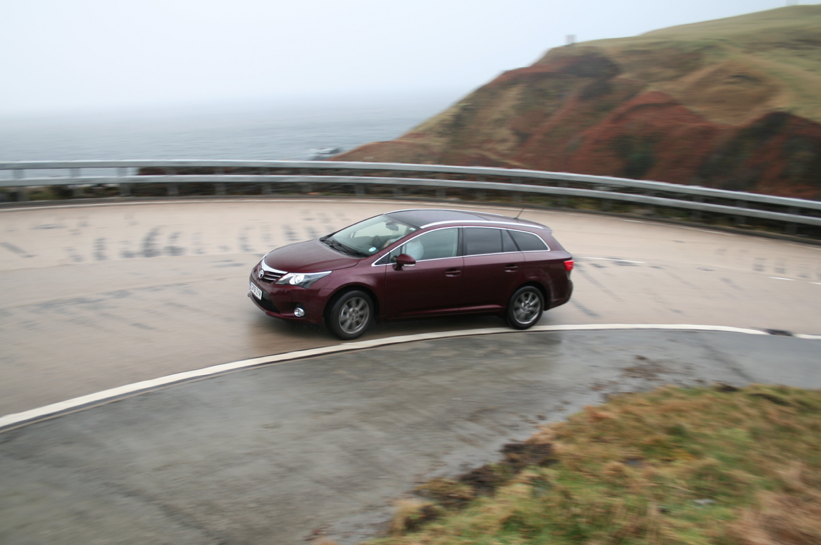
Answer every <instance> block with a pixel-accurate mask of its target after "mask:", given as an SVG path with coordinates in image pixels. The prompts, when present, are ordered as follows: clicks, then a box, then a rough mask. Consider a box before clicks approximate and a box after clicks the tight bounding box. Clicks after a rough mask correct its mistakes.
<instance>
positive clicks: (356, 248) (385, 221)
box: [320, 216, 417, 257]
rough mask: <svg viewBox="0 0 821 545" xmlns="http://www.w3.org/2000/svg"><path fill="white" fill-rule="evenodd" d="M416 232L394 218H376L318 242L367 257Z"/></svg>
mask: <svg viewBox="0 0 821 545" xmlns="http://www.w3.org/2000/svg"><path fill="white" fill-rule="evenodd" d="M416 230H417V228H416V227H414V226H412V225H408V224H406V223H403V222H401V221H398V220H396V219H394V218H390V217H388V216H376V217H374V218H370V219H367V220H365V221H361V222H359V223H357V224H354V225H351V226H350V227H346V228H345V229H342V230H341V231H337V232H336V233H334V234H333V235H330V236H327V237H322V238H321V239H320V240H321V241H322V242H324V243H325V244H328V245H329V246H331V247H334V248H336V249H338V250H340V251H344V252H347V253H350V254H352V255H361V256H363V257H367V256H369V255H373V254H375V253H376V252H378V251H379V250H381V249H383V248H386V247H388V246H390V245H391V244H393V243H394V242H396V241H397V240H399V239H400V238H403V237H405V236H407V235H409V234H411V233H413V232H414V231H416Z"/></svg>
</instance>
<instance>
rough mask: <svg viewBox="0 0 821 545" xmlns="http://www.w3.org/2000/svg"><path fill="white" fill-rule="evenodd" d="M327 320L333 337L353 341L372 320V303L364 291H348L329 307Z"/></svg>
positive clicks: (363, 331)
mask: <svg viewBox="0 0 821 545" xmlns="http://www.w3.org/2000/svg"><path fill="white" fill-rule="evenodd" d="M327 319H328V329H330V330H331V331H332V332H333V334H334V335H336V336H337V337H339V338H340V339H343V340H350V339H355V338H357V337H359V336H360V335H362V334H363V333H365V330H366V329H368V326H369V325H370V324H371V321H372V320H373V301H371V298H370V296H369V295H368V294H367V293H365V292H364V291H359V290H354V291H349V292H347V293H344V294H342V296H341V297H339V299H337V300H336V301H335V302H334V304H333V305H331V309H330V310H329V311H328V316H327Z"/></svg>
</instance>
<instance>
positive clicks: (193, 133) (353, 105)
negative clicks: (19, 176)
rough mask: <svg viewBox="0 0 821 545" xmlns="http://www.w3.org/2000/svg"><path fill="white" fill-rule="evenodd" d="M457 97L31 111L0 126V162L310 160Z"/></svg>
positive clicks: (379, 134) (396, 127)
mask: <svg viewBox="0 0 821 545" xmlns="http://www.w3.org/2000/svg"><path fill="white" fill-rule="evenodd" d="M452 102H453V97H452V96H446V95H429V96H416V97H404V98H403V99H400V98H399V97H397V98H396V99H394V100H391V99H389V98H384V99H382V100H380V101H371V102H370V103H365V102H362V101H354V100H341V99H340V100H337V101H332V100H331V101H322V102H314V103H311V102H304V103H299V104H291V105H289V106H284V105H282V104H276V103H272V104H265V103H260V104H253V105H245V106H234V107H230V106H222V107H218V108H209V109H193V108H192V109H189V110H180V109H149V110H144V111H140V112H136V111H132V112H120V113H114V114H112V113H107V114H102V113H100V114H84V115H80V114H75V115H62V116H40V117H34V116H25V117H20V118H16V119H10V120H6V121H5V122H3V123H0V161H38V160H40V161H47V160H93V159H107V160H114V159H245V160H253V159H257V160H273V159H283V160H284V159H290V160H305V159H311V158H313V157H314V156H316V150H318V149H323V148H342V149H343V150H350V149H352V148H354V147H356V146H359V145H362V144H366V143H368V142H374V141H379V140H391V139H394V138H397V137H398V136H401V135H402V134H404V133H405V132H407V131H408V130H410V129H412V128H413V127H414V126H416V125H417V124H419V123H420V122H422V121H424V120H425V119H427V118H429V117H431V116H433V115H435V114H436V113H438V112H440V111H441V110H443V109H445V108H447V107H448V106H449V105H450V104H451V103H452Z"/></svg>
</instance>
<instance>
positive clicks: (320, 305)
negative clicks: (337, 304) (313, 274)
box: [248, 273, 330, 324]
mask: <svg viewBox="0 0 821 545" xmlns="http://www.w3.org/2000/svg"><path fill="white" fill-rule="evenodd" d="M255 276H256V275H254V274H253V273H252V274H251V276H250V277H249V282H251V283H252V284H254V285H255V286H256V287H258V288H259V289H260V290H261V291H262V299H258V298H257V297H256V296H255V295H254V294H253V293H251V292H250V291H249V292H248V297H249V298H250V299H251V301H253V302H254V304H255V305H256V306H257V307H259V309H260V310H262V311H263V312H264V313H265V314H267V315H268V316H273V317H275V318H282V319H283V320H295V321H299V322H308V323H311V324H319V323H322V317H323V314H324V312H325V304H326V302H327V300H328V297H329V296H330V293H326V290H323V289H321V288H320V289H314V288H313V286H312V287H311V288H308V289H305V288H300V287H295V286H280V285H278V284H273V283H269V282H260V281H259V280H258V278H256V277H255ZM297 307H301V308H302V309H303V310H304V311H305V315H304V316H302V317H298V316H296V314H294V311H296V309H297Z"/></svg>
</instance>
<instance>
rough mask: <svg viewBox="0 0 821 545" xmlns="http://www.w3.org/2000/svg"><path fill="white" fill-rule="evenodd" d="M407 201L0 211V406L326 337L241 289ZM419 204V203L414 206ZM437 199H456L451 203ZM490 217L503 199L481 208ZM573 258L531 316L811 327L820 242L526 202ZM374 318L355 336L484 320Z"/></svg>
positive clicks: (818, 303)
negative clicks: (294, 248)
mask: <svg viewBox="0 0 821 545" xmlns="http://www.w3.org/2000/svg"><path fill="white" fill-rule="evenodd" d="M412 206H420V203H407V202H396V203H391V202H372V201H322V200H310V201H308V200H286V201H282V200H267V201H260V200H256V201H239V200H234V201H227V202H220V201H213V200H207V201H194V202H191V201H169V202H164V203H156V202H153V203H142V204H141V203H133V204H127V205H111V206H99V205H97V206H78V205H73V206H69V207H41V208H37V209H34V208H26V209H22V210H15V209H9V208H0V283H1V284H2V286H3V289H2V290H0V346H2V350H0V373H1V374H2V375H1V376H2V380H0V416H1V415H5V414H10V413H16V412H20V411H24V410H27V409H31V408H35V407H40V406H43V405H47V404H50V403H55V402H59V401H63V400H66V399H70V398H74V397H78V396H81V395H85V394H90V393H94V392H98V391H100V390H104V389H108V388H113V387H116V386H120V385H124V384H130V383H133V382H137V381H141V380H148V379H152V378H156V377H159V376H164V375H168V374H172V373H176V372H181V371H188V370H192V369H199V368H202V367H206V366H210V365H216V364H221V363H226V362H230V361H236V360H240V359H248V358H254V357H259V356H264V355H268V354H277V353H284V352H291V351H294V350H301V349H306V348H313V347H318V346H328V345H334V344H337V343H338V342H339V341H337V340H336V339H335V338H333V337H332V336H331V335H330V334H329V333H328V332H327V331H326V330H325V329H324V328H323V327H314V326H292V325H289V324H287V323H284V322H281V321H278V320H274V319H271V318H269V317H267V316H265V315H264V314H263V313H262V312H260V311H259V310H258V309H257V308H256V307H255V306H254V305H253V304H252V303H251V302H250V301H248V299H247V297H246V293H247V290H248V284H247V278H248V274H249V272H250V270H251V267H252V266H253V265H254V263H255V262H256V261H257V260H258V259H259V258H260V257H261V255H262V254H264V253H265V252H267V251H268V250H270V249H272V248H274V247H278V246H282V245H285V244H288V243H290V242H294V241H298V240H305V239H307V238H310V237H315V236H317V235H318V234H322V233H327V232H329V231H333V230H334V229H338V228H341V227H343V226H345V225H348V224H350V223H353V222H355V221H357V220H359V219H361V218H365V217H368V216H371V215H375V214H377V213H380V212H383V211H385V210H393V209H400V208H407V207H412ZM421 206H432V205H429V204H421ZM451 206H461V205H460V204H459V203H454V204H453V205H451ZM482 209H483V210H490V211H495V212H499V213H508V214H513V215H515V214H517V213H518V212H519V210H515V211H514V210H510V209H504V208H491V207H484V208H482ZM524 217H526V218H528V219H533V220H536V221H540V222H542V223H545V224H546V225H549V226H551V227H552V228H553V229H554V231H555V234H556V237H557V238H558V240H559V241H560V242H561V243H562V244H563V245H564V246H565V247H566V248H567V249H568V250H569V251H570V252H571V253H572V254H573V255H574V257H575V258H576V270H575V271H574V272H573V280H574V283H575V292H574V295H573V298H572V300H571V302H570V303H568V304H567V305H564V306H562V307H559V308H556V309H553V310H551V311H549V312H547V313H546V314H545V316H544V317H543V318H542V321H541V322H540V323H541V324H542V325H566V324H608V323H626V324H637V323H648V324H682V323H683V324H708V325H725V326H736V327H747V328H758V329H783V330H788V331H792V332H795V333H808V334H821V312H820V311H819V309H821V247H819V246H811V245H801V244H795V243H791V242H784V241H779V240H768V239H763V238H757V237H747V236H741V235H736V234H731V233H720V232H711V231H709V230H707V229H700V228H691V227H687V226H673V225H664V224H654V223H651V222H641V221H637V220H633V219H623V218H613V217H607V216H597V215H589V214H580V213H572V212H551V211H531V210H527V211H525V212H524ZM501 325H502V322H501V320H498V319H496V318H487V317H485V318H475V317H474V318H458V319H449V320H430V321H415V322H404V323H394V324H386V325H379V326H377V327H375V328H373V329H372V330H371V331H370V332H368V333H367V334H366V336H365V338H366V339H367V338H378V337H391V336H397V335H406V334H412V333H423V332H437V331H452V330H464V329H478V328H487V327H499V326H501Z"/></svg>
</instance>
